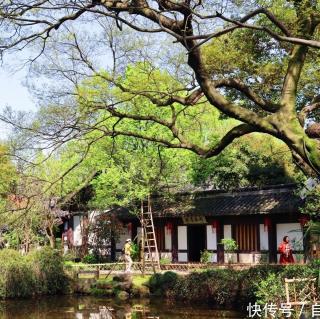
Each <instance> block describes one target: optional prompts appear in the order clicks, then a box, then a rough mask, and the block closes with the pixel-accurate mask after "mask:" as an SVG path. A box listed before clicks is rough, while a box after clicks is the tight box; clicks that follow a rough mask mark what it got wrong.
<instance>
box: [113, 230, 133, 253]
mask: <svg viewBox="0 0 320 319" xmlns="http://www.w3.org/2000/svg"><path fill="white" fill-rule="evenodd" d="M128 238H130V239H131V231H128V227H127V226H124V227H122V229H121V231H120V236H119V239H118V242H117V243H116V249H122V248H123V246H124V244H125V243H126V240H127V239H128Z"/></svg>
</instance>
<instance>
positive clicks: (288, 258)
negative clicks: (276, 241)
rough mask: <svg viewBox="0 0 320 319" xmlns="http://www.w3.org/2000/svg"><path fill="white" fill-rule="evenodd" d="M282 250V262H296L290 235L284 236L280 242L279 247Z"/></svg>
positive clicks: (283, 263)
mask: <svg viewBox="0 0 320 319" xmlns="http://www.w3.org/2000/svg"><path fill="white" fill-rule="evenodd" d="M278 250H279V252H280V264H282V265H285V264H293V263H294V258H293V255H292V248H291V245H290V243H289V237H288V236H284V237H283V240H282V243H281V244H280V246H279V248H278Z"/></svg>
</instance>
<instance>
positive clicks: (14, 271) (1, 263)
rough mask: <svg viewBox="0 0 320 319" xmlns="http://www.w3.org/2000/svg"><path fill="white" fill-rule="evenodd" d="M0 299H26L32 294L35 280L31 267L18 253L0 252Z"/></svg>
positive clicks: (6, 250)
mask: <svg viewBox="0 0 320 319" xmlns="http://www.w3.org/2000/svg"><path fill="white" fill-rule="evenodd" d="M0 269H1V272H0V298H13V297H28V296H31V295H32V294H34V291H35V278H34V274H33V270H32V267H31V265H30V264H29V263H27V262H26V259H25V258H23V257H22V256H21V255H20V254H19V252H17V251H15V250H11V249H3V250H1V251H0Z"/></svg>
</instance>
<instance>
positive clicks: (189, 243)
mask: <svg viewBox="0 0 320 319" xmlns="http://www.w3.org/2000/svg"><path fill="white" fill-rule="evenodd" d="M152 201H153V205H152V207H153V218H154V224H155V233H156V238H157V246H158V250H159V252H160V256H161V258H168V259H169V260H170V261H171V262H183V263H185V262H199V261H200V255H201V252H202V251H204V250H208V251H209V252H211V253H212V254H211V261H212V262H216V263H224V262H228V261H229V262H230V261H232V262H238V263H258V262H262V261H264V262H276V261H277V260H278V258H279V256H278V253H277V247H278V246H279V244H280V242H281V241H282V238H283V237H284V236H285V235H288V236H289V237H290V239H291V244H292V246H293V249H294V254H295V257H296V260H297V261H300V260H301V261H302V260H303V225H304V224H305V223H306V219H305V217H304V215H302V214H301V213H300V211H299V208H300V207H301V205H302V204H303V201H302V199H301V198H300V197H299V196H298V195H297V194H296V186H295V185H294V184H290V185H279V186H273V187H265V188H259V189H258V188H247V189H239V190H235V191H232V192H224V191H212V190H210V191H198V192H192V193H189V192H188V193H179V194H175V195H174V196H173V198H171V199H170V200H165V199H164V198H162V197H160V196H158V197H154V198H153V199H152ZM106 214H114V215H115V216H117V217H118V218H119V219H120V220H121V221H122V223H123V229H122V231H121V234H120V238H119V240H118V242H116V243H114V244H113V245H111V246H110V250H112V252H113V254H112V255H113V256H114V255H116V254H119V253H120V252H121V249H122V247H123V245H124V242H125V240H126V239H127V238H131V239H135V238H137V237H138V238H139V236H140V232H141V227H140V222H139V220H138V218H136V217H135V216H134V215H131V214H130V213H129V211H128V210H126V209H125V208H117V209H113V210H111V211H108V212H106ZM68 225H70V227H69V226H68ZM65 230H66V232H67V234H68V240H70V238H71V240H72V243H73V245H75V246H77V245H81V244H82V243H81V214H77V213H76V214H74V215H73V218H72V221H71V220H69V221H66V222H65ZM70 236H71V237H70ZM222 239H234V241H235V242H236V244H237V246H238V249H237V250H235V251H232V252H226V251H225V249H224V246H223V245H222V244H221V240H222Z"/></svg>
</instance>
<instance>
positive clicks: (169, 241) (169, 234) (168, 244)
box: [164, 227, 172, 250]
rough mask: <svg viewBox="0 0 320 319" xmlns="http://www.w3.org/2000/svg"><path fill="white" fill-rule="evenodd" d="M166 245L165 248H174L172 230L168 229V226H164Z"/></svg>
mask: <svg viewBox="0 0 320 319" xmlns="http://www.w3.org/2000/svg"><path fill="white" fill-rule="evenodd" d="M164 245H165V249H167V250H171V249H172V231H168V230H167V229H166V227H164Z"/></svg>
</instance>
